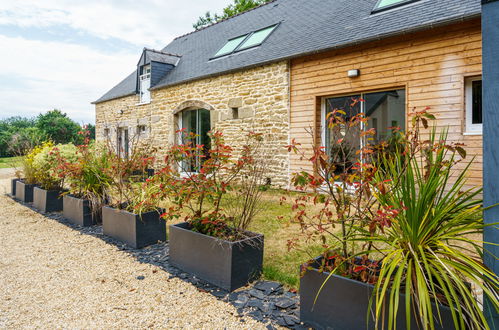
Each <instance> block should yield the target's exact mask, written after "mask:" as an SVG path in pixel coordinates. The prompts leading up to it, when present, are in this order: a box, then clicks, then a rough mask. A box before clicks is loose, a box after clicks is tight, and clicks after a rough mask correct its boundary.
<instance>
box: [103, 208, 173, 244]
mask: <svg viewBox="0 0 499 330" xmlns="http://www.w3.org/2000/svg"><path fill="white" fill-rule="evenodd" d="M102 229H103V231H104V234H105V235H108V236H111V237H112V238H115V239H117V240H120V241H123V242H125V243H126V244H127V245H129V246H131V247H133V248H135V249H140V248H143V247H144V246H148V245H151V244H156V243H157V242H158V241H163V242H164V241H166V222H165V221H164V220H163V219H161V218H160V211H151V212H147V213H143V214H142V216H140V215H138V214H134V213H131V212H128V211H125V210H118V209H115V208H112V207H109V206H104V207H103V208H102Z"/></svg>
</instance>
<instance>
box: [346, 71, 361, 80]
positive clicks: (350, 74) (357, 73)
mask: <svg viewBox="0 0 499 330" xmlns="http://www.w3.org/2000/svg"><path fill="white" fill-rule="evenodd" d="M358 76H360V70H359V69H354V70H348V77H349V78H355V77H358Z"/></svg>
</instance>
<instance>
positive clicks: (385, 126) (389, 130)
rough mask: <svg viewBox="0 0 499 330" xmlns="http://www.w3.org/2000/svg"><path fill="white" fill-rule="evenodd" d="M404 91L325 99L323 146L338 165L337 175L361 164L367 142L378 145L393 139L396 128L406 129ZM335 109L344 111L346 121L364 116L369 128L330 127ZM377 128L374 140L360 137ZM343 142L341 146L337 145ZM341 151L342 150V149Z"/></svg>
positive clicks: (366, 126)
mask: <svg viewBox="0 0 499 330" xmlns="http://www.w3.org/2000/svg"><path fill="white" fill-rule="evenodd" d="M405 105H406V101H405V90H404V89H397V90H390V91H383V92H375V93H361V94H355V95H348V96H341V97H332V98H327V99H325V111H324V116H323V122H322V125H323V127H324V135H323V137H324V146H325V147H326V151H327V153H328V155H329V156H330V157H331V162H333V163H336V164H337V172H343V171H344V170H345V167H347V168H348V167H350V166H351V165H352V164H354V163H355V162H357V161H359V155H358V154H357V150H359V149H360V148H361V147H362V146H363V145H365V143H369V142H370V143H379V142H381V141H387V140H389V139H390V137H392V135H393V132H394V128H398V129H400V130H402V131H403V130H405V122H406V120H405V116H406V113H405ZM334 110H342V111H344V112H345V116H346V118H347V119H348V118H351V117H353V116H355V115H357V114H358V113H364V114H365V116H366V117H367V118H368V121H367V125H364V126H363V127H360V129H359V128H357V129H348V128H345V129H343V131H338V128H335V130H336V131H334V130H333V129H331V128H330V127H329V126H328V117H329V116H328V114H329V113H331V112H332V111H334ZM370 128H374V129H375V132H376V133H375V135H374V136H373V137H372V140H371V141H366V139H363V138H362V137H361V134H360V133H361V132H362V130H367V129H370ZM339 139H341V140H342V143H341V144H340V143H338V140H339ZM339 148H341V150H339Z"/></svg>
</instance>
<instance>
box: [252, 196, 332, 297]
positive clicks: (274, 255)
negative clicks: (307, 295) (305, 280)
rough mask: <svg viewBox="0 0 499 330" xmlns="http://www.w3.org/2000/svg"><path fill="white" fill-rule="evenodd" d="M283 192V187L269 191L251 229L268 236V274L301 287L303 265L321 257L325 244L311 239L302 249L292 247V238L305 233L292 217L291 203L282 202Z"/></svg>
mask: <svg viewBox="0 0 499 330" xmlns="http://www.w3.org/2000/svg"><path fill="white" fill-rule="evenodd" d="M282 194H283V192H281V191H269V192H266V193H265V195H264V198H263V200H264V202H263V205H262V206H263V207H262V209H261V211H260V213H258V215H257V217H256V219H255V221H254V222H253V223H252V224H251V225H250V228H249V229H250V230H251V231H254V232H258V233H262V234H264V236H265V243H264V244H265V247H264V260H263V276H264V278H266V279H268V280H274V281H278V282H281V283H284V284H286V285H287V286H288V287H291V288H295V289H297V288H298V287H299V283H300V265H301V264H302V263H304V262H306V261H308V260H310V259H312V258H315V257H317V256H318V255H319V254H320V253H321V252H322V247H321V244H310V242H309V243H307V244H303V247H302V248H301V249H292V250H290V251H288V247H287V243H288V240H290V239H294V238H300V237H304V235H302V234H301V229H300V226H299V224H297V223H293V222H292V221H290V219H291V216H292V212H291V203H290V202H287V203H284V204H283V205H280V202H279V198H280V196H282ZM288 199H289V198H288ZM278 216H280V217H282V218H278ZM305 247H306V248H305Z"/></svg>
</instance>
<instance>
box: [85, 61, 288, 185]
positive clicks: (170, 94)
mask: <svg viewBox="0 0 499 330" xmlns="http://www.w3.org/2000/svg"><path fill="white" fill-rule="evenodd" d="M288 97H289V65H288V62H279V63H274V64H270V65H266V66H260V67H255V68H252V69H248V70H244V71H238V72H235V73H229V74H225V75H221V76H216V77H212V78H206V79H202V80H196V81H192V82H187V83H184V84H179V85H174V86H168V87H164V88H160V89H153V90H151V99H152V100H151V103H149V104H142V105H139V104H138V96H136V95H132V96H125V97H121V98H118V99H114V100H110V101H105V102H102V103H98V104H96V107H95V113H96V121H95V122H96V137H97V140H98V141H99V140H100V141H102V140H105V139H106V138H108V139H109V140H110V141H111V142H113V141H114V142H116V136H117V129H118V128H127V129H128V132H129V137H130V141H131V142H130V143H134V142H135V143H136V141H141V142H142V143H144V142H145V143H148V144H151V145H153V146H155V147H158V148H160V151H159V155H157V156H158V158H159V159H162V158H163V157H162V154H161V153H162V151H161V150H165V149H166V148H167V147H168V146H169V145H171V144H172V143H175V141H176V140H177V137H176V135H175V131H176V130H177V129H178V120H179V119H178V116H179V114H180V113H181V111H183V110H188V109H200V108H203V109H207V110H210V117H211V129H212V130H217V131H221V132H222V133H223V134H224V136H225V141H226V143H227V144H229V145H231V146H233V147H235V148H237V147H238V146H241V145H242V144H243V143H244V141H245V139H246V136H247V133H248V132H250V131H254V132H259V133H262V134H263V136H264V138H265V146H266V148H265V155H266V156H265V158H267V157H268V158H269V159H270V160H271V161H270V162H269V164H268V167H269V171H268V178H270V179H271V182H272V184H273V185H276V186H281V187H284V188H286V187H287V185H288V183H289V155H288V152H287V150H286V148H285V146H286V145H288V144H289V98H288ZM236 117H237V118H236ZM163 152H164V151H163Z"/></svg>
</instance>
